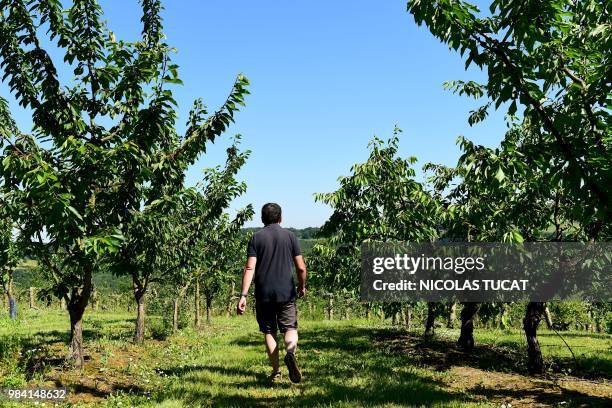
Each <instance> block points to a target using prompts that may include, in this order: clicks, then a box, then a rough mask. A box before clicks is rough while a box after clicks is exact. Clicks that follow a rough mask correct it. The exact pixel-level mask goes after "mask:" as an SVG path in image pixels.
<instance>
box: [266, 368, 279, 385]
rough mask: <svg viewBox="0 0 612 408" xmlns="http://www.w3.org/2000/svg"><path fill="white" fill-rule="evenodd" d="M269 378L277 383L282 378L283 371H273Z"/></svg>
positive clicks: (273, 382)
mask: <svg viewBox="0 0 612 408" xmlns="http://www.w3.org/2000/svg"><path fill="white" fill-rule="evenodd" d="M268 380H270V382H271V383H272V384H276V383H278V382H280V380H281V372H280V371H274V372H272V374H270V375H269V376H268Z"/></svg>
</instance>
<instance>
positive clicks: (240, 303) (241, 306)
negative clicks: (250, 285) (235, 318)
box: [236, 296, 246, 315]
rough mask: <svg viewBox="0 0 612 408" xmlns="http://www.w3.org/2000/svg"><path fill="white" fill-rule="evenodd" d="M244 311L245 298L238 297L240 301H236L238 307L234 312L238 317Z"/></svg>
mask: <svg viewBox="0 0 612 408" xmlns="http://www.w3.org/2000/svg"><path fill="white" fill-rule="evenodd" d="M245 310H246V297H244V296H240V300H239V301H238V306H236V312H237V313H238V314H239V315H242V314H244V312H245Z"/></svg>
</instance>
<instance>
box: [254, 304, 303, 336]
mask: <svg viewBox="0 0 612 408" xmlns="http://www.w3.org/2000/svg"><path fill="white" fill-rule="evenodd" d="M255 315H256V316H257V323H258V324H259V330H260V331H261V332H262V333H265V334H275V333H276V331H277V330H280V332H281V333H285V332H286V331H287V330H297V327H298V324H297V307H296V305H295V300H291V301H289V302H280V303H278V302H260V301H259V300H258V301H256V302H255Z"/></svg>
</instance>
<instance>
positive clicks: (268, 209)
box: [261, 203, 281, 225]
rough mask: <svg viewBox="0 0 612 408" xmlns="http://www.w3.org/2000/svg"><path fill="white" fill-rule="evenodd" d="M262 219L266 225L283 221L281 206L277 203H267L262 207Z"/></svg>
mask: <svg viewBox="0 0 612 408" xmlns="http://www.w3.org/2000/svg"><path fill="white" fill-rule="evenodd" d="M261 221H262V222H263V223H264V225H269V224H277V223H279V222H281V207H280V205H278V204H276V203H267V204H264V206H263V207H261Z"/></svg>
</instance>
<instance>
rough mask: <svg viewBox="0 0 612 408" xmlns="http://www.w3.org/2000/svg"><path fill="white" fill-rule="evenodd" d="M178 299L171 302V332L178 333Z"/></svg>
mask: <svg viewBox="0 0 612 408" xmlns="http://www.w3.org/2000/svg"><path fill="white" fill-rule="evenodd" d="M179 302H180V301H179V298H174V300H173V301H172V309H173V313H172V330H173V331H175V332H176V331H178V318H179Z"/></svg>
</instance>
